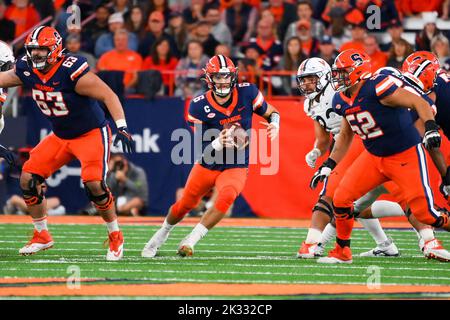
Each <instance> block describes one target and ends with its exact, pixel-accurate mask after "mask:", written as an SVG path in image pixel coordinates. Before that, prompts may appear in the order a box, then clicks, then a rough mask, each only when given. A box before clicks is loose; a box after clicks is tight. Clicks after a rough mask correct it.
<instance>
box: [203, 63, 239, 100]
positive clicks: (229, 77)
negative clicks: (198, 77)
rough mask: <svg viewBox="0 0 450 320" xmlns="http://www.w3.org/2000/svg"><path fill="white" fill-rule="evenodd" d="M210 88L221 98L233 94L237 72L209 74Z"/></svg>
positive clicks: (227, 71)
mask: <svg viewBox="0 0 450 320" xmlns="http://www.w3.org/2000/svg"><path fill="white" fill-rule="evenodd" d="M207 78H208V82H209V84H210V88H211V89H212V90H213V91H214V93H215V94H216V95H218V96H219V97H222V98H224V97H226V96H228V95H229V94H230V93H231V90H233V88H234V87H235V86H236V82H237V72H230V71H229V70H228V69H227V70H226V71H219V72H215V73H209V74H207Z"/></svg>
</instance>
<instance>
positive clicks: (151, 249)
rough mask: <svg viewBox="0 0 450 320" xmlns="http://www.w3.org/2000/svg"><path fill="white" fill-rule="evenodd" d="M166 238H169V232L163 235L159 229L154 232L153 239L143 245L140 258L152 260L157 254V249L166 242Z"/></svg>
mask: <svg viewBox="0 0 450 320" xmlns="http://www.w3.org/2000/svg"><path fill="white" fill-rule="evenodd" d="M167 238H169V232H166V233H163V231H162V230H161V229H159V230H158V231H156V233H155V234H154V235H153V237H152V238H151V239H150V240H149V241H148V242H147V243H146V244H145V246H144V249H142V252H141V256H142V257H143V258H154V257H155V256H156V255H157V254H158V250H159V248H160V247H161V246H162V245H163V244H164V243H165V242H166V241H167Z"/></svg>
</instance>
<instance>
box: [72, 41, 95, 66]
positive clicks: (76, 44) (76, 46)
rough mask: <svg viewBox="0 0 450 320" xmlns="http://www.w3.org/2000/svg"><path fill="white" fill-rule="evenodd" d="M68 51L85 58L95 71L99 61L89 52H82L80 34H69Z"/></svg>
mask: <svg viewBox="0 0 450 320" xmlns="http://www.w3.org/2000/svg"><path fill="white" fill-rule="evenodd" d="M66 50H67V51H68V52H69V53H71V54H76V55H80V56H82V57H85V58H86V60H87V62H88V64H89V66H90V67H91V69H95V68H96V65H97V59H95V57H94V56H93V55H92V54H90V53H89V52H84V51H81V36H80V35H79V34H69V35H68V36H67V38H66Z"/></svg>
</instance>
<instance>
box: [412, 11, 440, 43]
mask: <svg viewBox="0 0 450 320" xmlns="http://www.w3.org/2000/svg"><path fill="white" fill-rule="evenodd" d="M422 20H423V23H424V28H423V30H422V31H420V32H419V33H417V35H416V50H417V51H419V50H426V51H430V50H431V46H430V42H431V39H432V38H433V37H435V36H437V35H438V34H441V31H440V30H439V29H438V28H437V26H436V22H437V12H423V13H422Z"/></svg>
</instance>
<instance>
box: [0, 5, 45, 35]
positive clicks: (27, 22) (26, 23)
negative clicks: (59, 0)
mask: <svg viewBox="0 0 450 320" xmlns="http://www.w3.org/2000/svg"><path fill="white" fill-rule="evenodd" d="M5 18H6V19H9V20H12V21H14V23H15V24H16V33H15V35H14V37H16V38H17V37H18V36H20V35H21V34H22V33H25V32H26V31H27V30H29V29H30V28H32V27H33V26H34V25H36V24H38V23H39V21H40V20H41V17H40V16H39V13H38V12H37V10H36V9H35V8H34V6H33V5H32V4H31V3H29V1H28V0H13V2H12V4H10V5H9V6H8V8H7V9H6V11H5Z"/></svg>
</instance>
